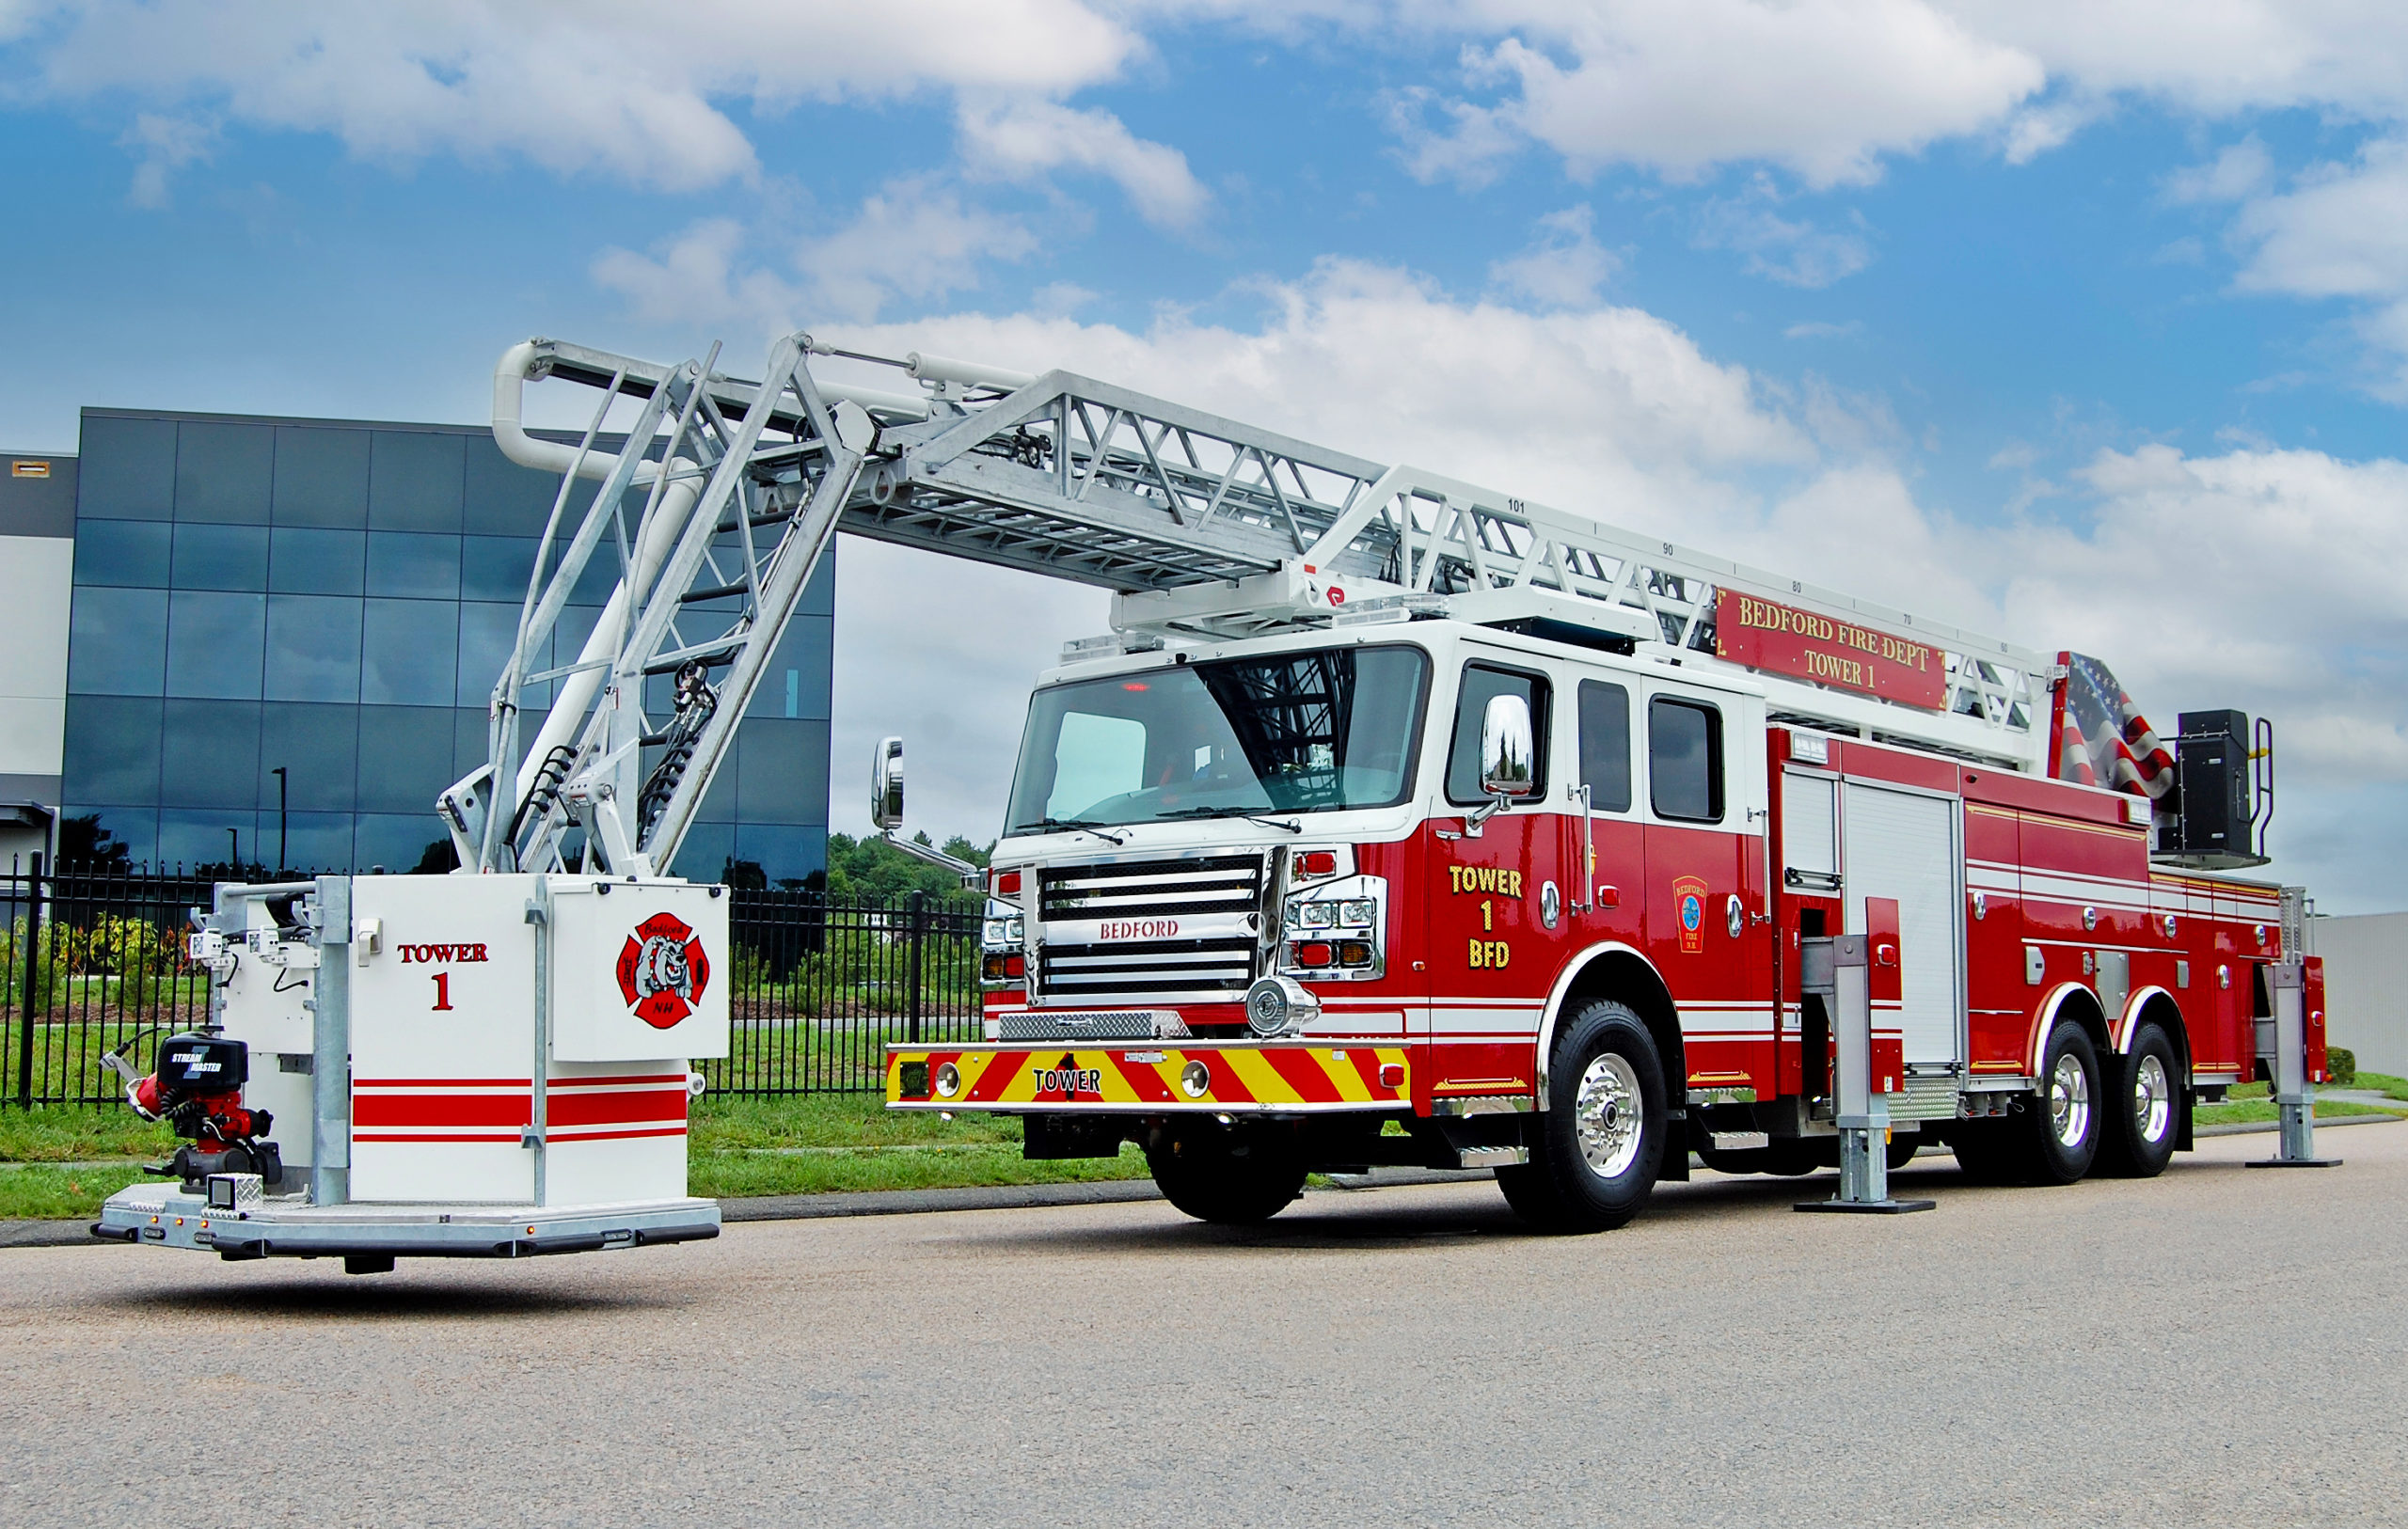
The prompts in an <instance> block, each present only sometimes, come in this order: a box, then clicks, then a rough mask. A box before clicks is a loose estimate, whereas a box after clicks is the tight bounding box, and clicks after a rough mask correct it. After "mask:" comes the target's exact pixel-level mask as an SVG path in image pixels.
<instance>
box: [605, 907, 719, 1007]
mask: <svg viewBox="0 0 2408 1529" xmlns="http://www.w3.org/2000/svg"><path fill="white" fill-rule="evenodd" d="M710 981H711V963H710V957H709V956H707V955H705V954H704V953H703V942H702V941H701V940H700V939H697V938H695V937H694V931H693V930H692V929H691V928H690V927H689V926H688V925H687V923H686V922H685V921H683V920H681V919H679V918H678V917H677V916H676V915H675V914H673V913H656V914H654V915H653V916H652V917H651V918H649V919H646V920H644V921H643V922H642V923H640V924H637V925H636V932H635V933H634V934H632V935H629V936H628V937H627V942H626V945H624V946H622V947H621V948H620V950H619V996H620V997H622V998H624V999H626V1001H627V1007H628V1008H630V1009H632V1010H633V1011H635V1017H637V1018H639V1019H641V1020H642V1021H643V1022H644V1023H645V1024H647V1025H650V1026H651V1027H652V1028H653V1029H655V1030H669V1029H672V1028H673V1027H674V1026H675V1025H676V1024H677V1023H678V1022H679V1021H681V1020H683V1019H684V1018H685V1017H687V1016H688V1015H689V1014H691V1013H693V1012H694V1009H695V1006H696V1005H698V1004H700V1003H701V1002H702V1001H703V990H704V989H705V988H706V987H708V986H709V985H710Z"/></svg>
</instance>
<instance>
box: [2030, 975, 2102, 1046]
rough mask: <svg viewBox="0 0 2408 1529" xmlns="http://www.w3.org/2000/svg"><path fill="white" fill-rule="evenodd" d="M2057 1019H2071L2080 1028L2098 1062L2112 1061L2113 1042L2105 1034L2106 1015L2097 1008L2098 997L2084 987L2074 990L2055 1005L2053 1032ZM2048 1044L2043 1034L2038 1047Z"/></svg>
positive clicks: (2050, 1023) (2051, 1026) (2051, 1021)
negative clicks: (2087, 1037) (2087, 1038)
mask: <svg viewBox="0 0 2408 1529" xmlns="http://www.w3.org/2000/svg"><path fill="white" fill-rule="evenodd" d="M2059 1019H2071V1020H2073V1021H2075V1022H2076V1023H2077V1024H2079V1025H2081V1026H2082V1029H2083V1033H2084V1034H2086V1035H2088V1036H2089V1037H2090V1048H2091V1050H2092V1051H2093V1052H2095V1053H2096V1054H2097V1055H2098V1057H2099V1060H2100V1062H2102V1063H2105V1062H2108V1061H2112V1060H2113V1059H2114V1056H2115V1038H2114V1037H2113V1036H2111V1035H2109V1034H2108V1033H2107V1013H2106V1011H2105V1010H2104V1009H2102V1008H2100V1007H2099V995H2097V994H2096V993H2093V992H2092V991H2090V989H2088V988H2086V987H2077V988H2075V989H2074V990H2073V991H2071V992H2069V993H2067V995H2066V996H2065V1000H2064V1001H2062V1002H2060V1003H2059V1004H2058V1005H2057V1012H2056V1013H2055V1014H2054V1015H2053V1016H2052V1017H2051V1018H2050V1021H2049V1028H2050V1029H2051V1030H2054V1029H2055V1028H2056V1021H2057V1020H2059ZM2048 1044H2049V1037H2048V1036H2047V1035H2046V1034H2045V1033H2043V1034H2042V1035H2041V1037H2040V1045H2041V1047H2042V1048H2044V1049H2045V1048H2047V1046H2048ZM2044 1060H2045V1059H2044Z"/></svg>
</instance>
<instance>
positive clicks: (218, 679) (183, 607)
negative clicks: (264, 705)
mask: <svg viewBox="0 0 2408 1529" xmlns="http://www.w3.org/2000/svg"><path fill="white" fill-rule="evenodd" d="M266 650H267V596H266V595H264V594H220V593H217V592H214V591H200V590H178V591H175V592H174V593H172V594H170V595H169V596H168V597H167V694H169V695H171V696H191V697H195V698H198V699H202V700H214V701H257V700H259V699H260V666H261V656H262V655H263V654H265V652H266Z"/></svg>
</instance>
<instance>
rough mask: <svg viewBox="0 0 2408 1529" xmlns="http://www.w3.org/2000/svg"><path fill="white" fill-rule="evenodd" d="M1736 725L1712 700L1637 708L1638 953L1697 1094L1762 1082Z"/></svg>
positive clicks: (1745, 804)
mask: <svg viewBox="0 0 2408 1529" xmlns="http://www.w3.org/2000/svg"><path fill="white" fill-rule="evenodd" d="M1742 720H1743V718H1740V717H1734V716H1733V715H1732V706H1731V704H1730V701H1729V699H1728V698H1726V697H1723V696H1720V695H1715V694H1710V693H1696V692H1688V691H1682V690H1676V689H1672V688H1671V687H1664V688H1661V689H1656V690H1655V691H1654V692H1653V693H1651V694H1650V695H1649V696H1648V698H1647V717H1646V734H1647V803H1648V816H1649V823H1648V827H1647V887H1646V899H1647V915H1646V928H1647V946H1646V948H1647V954H1648V958H1649V959H1650V960H1652V961H1654V962H1655V963H1656V969H1657V970H1659V971H1661V972H1662V973H1663V974H1664V979H1665V983H1666V985H1668V986H1669V987H1671V993H1672V1001H1673V1002H1674V1003H1675V1004H1677V1005H1679V1008H1680V1012H1681V1031H1682V1034H1683V1038H1684V1044H1685V1045H1686V1047H1687V1051H1688V1057H1687V1062H1688V1080H1687V1081H1688V1086H1690V1087H1697V1088H1712V1087H1737V1086H1753V1087H1759V1088H1763V1087H1768V1086H1769V1085H1770V1083H1771V1081H1772V1080H1771V1077H1770V1075H1769V1064H1770V1059H1771V1049H1772V1048H1771V1040H1772V1036H1771V1024H1770V1020H1771V1009H1770V1006H1769V1004H1768V1002H1767V1001H1766V1000H1767V999H1768V998H1769V997H1770V995H1769V994H1768V993H1764V992H1759V991H1757V990H1756V989H1755V988H1754V987H1753V986H1751V981H1750V973H1751V969H1752V967H1753V966H1755V965H1756V963H1753V962H1751V960H1750V959H1749V956H1748V942H1749V940H1750V938H1751V936H1752V937H1757V938H1765V939H1767V940H1768V939H1769V936H1770V931H1769V927H1768V926H1766V925H1764V924H1762V923H1757V922H1751V918H1750V914H1751V912H1761V911H1762V906H1761V904H1762V898H1761V890H1760V889H1759V888H1757V887H1756V886H1754V883H1755V882H1757V881H1760V880H1761V879H1762V871H1761V864H1760V862H1761V859H1762V844H1763V842H1762V841H1761V840H1760V839H1756V838H1752V837H1750V836H1748V835H1747V834H1746V833H1745V832H1744V830H1745V828H1747V827H1748V826H1749V814H1750V810H1751V807H1752V806H1753V805H1754V802H1753V800H1752V799H1751V798H1752V797H1753V796H1754V793H1753V792H1752V791H1751V790H1750V789H1749V787H1748V782H1751V781H1756V782H1760V781H1761V780H1763V776H1762V774H1761V773H1759V772H1747V773H1745V774H1744V775H1743V774H1742V772H1740V771H1739V770H1737V769H1736V768H1735V765H1736V764H1737V763H1738V761H1737V758H1736V756H1737V755H1738V754H1739V752H1740V751H1741V750H1742V749H1744V748H1746V747H1748V746H1747V745H1741V744H1739V743H1737V742H1736V741H1735V740H1736V739H1737V738H1739V737H1742V736H1744V733H1742V732H1741V730H1740V729H1739V728H1738V727H1737V726H1736V725H1735V724H1736V723H1738V722H1740V721H1742ZM1754 747H1756V748H1759V749H1760V748H1761V745H1760V744H1759V745H1755V746H1754ZM1751 853H1752V854H1754V856H1755V857H1756V859H1758V861H1759V866H1758V868H1757V869H1756V870H1754V871H1753V872H1752V874H1751V868H1750V866H1749V863H1748V861H1749V858H1750V855H1751ZM1734 899H1736V904H1734ZM1734 906H1736V907H1737V909H1738V913H1737V917H1736V920H1734V918H1733V914H1732V908H1733V907H1734ZM1766 950H1767V953H1768V952H1769V945H1767V946H1766ZM1768 963H1769V954H1767V956H1766V964H1768ZM1760 1067H1763V1068H1765V1069H1766V1072H1765V1076H1764V1077H1763V1078H1762V1079H1759V1077H1758V1070H1759V1068H1760Z"/></svg>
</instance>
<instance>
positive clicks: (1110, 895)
mask: <svg viewBox="0 0 2408 1529" xmlns="http://www.w3.org/2000/svg"><path fill="white" fill-rule="evenodd" d="M1262 866H1263V861H1262V857H1261V856H1259V855H1214V856H1198V857H1196V858H1195V859H1166V860H1132V861H1127V862H1124V863H1121V864H1114V865H1074V866H1062V867H1059V868H1057V869H1054V870H1049V871H1044V872H1042V873H1040V874H1039V876H1038V919H1039V921H1040V928H1039V940H1038V961H1037V969H1036V971H1035V972H1034V974H1033V975H1034V977H1035V986H1036V990H1037V992H1038V993H1039V994H1041V995H1043V996H1044V997H1045V998H1047V999H1050V1000H1052V1001H1058V1002H1073V1003H1096V1002H1109V1001H1115V1000H1144V1001H1191V1002H1193V1001H1216V1000H1217V1001H1237V1000H1240V999H1243V998H1244V996H1245V990H1246V987H1247V986H1248V985H1250V984H1251V983H1252V982H1253V981H1254V978H1255V973H1256V964H1257V953H1258V951H1259V948H1260V939H1259V933H1258V931H1259V928H1260V922H1259V921H1260V916H1261V897H1262Z"/></svg>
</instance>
